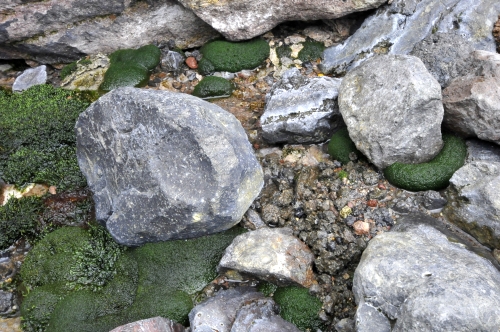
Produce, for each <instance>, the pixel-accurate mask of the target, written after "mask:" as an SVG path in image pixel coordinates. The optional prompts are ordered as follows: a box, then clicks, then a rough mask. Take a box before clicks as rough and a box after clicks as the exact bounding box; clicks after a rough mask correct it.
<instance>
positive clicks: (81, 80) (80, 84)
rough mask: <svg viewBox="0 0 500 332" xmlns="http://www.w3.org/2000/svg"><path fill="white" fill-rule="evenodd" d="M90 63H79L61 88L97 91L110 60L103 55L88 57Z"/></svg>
mask: <svg viewBox="0 0 500 332" xmlns="http://www.w3.org/2000/svg"><path fill="white" fill-rule="evenodd" d="M88 60H89V61H90V63H83V64H82V63H77V64H76V70H75V71H74V72H73V73H71V74H69V75H68V76H66V77H65V78H64V80H63V81H62V82H61V87H62V88H65V89H69V90H76V89H78V90H80V91H85V90H92V91H97V90H98V89H99V85H101V83H102V81H103V80H104V73H106V71H107V70H108V68H109V58H108V57H107V56H105V55H104V54H102V53H99V54H94V55H91V56H89V57H88Z"/></svg>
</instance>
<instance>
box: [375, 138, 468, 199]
mask: <svg viewBox="0 0 500 332" xmlns="http://www.w3.org/2000/svg"><path fill="white" fill-rule="evenodd" d="M443 141H444V145H443V148H442V149H441V151H440V152H439V154H438V155H437V156H436V157H434V159H432V160H431V161H429V162H427V163H421V164H403V163H394V164H392V165H391V166H389V167H387V168H386V169H384V175H385V177H386V178H387V180H388V181H389V182H390V183H391V184H393V185H395V186H396V187H400V188H403V189H406V190H411V191H422V190H440V189H443V188H446V187H447V186H448V184H449V181H450V178H451V177H452V176H453V173H455V172H456V171H457V170H458V169H459V168H460V167H462V166H463V165H464V162H465V157H466V155H467V146H466V145H465V142H464V141H463V140H462V139H461V138H459V137H456V136H452V135H443Z"/></svg>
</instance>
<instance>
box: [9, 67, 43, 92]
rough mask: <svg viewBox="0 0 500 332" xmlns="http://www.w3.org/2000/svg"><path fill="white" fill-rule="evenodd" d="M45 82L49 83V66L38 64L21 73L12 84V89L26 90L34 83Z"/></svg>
mask: <svg viewBox="0 0 500 332" xmlns="http://www.w3.org/2000/svg"><path fill="white" fill-rule="evenodd" d="M45 83H47V67H46V66H38V67H35V68H30V69H26V70H25V71H24V72H23V73H22V74H21V75H19V76H18V77H17V78H16V80H15V81H14V84H13V85H12V91H18V92H19V91H24V90H28V89H29V88H31V87H32V86H34V85H38V84H45Z"/></svg>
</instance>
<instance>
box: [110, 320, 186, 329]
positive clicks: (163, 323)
mask: <svg viewBox="0 0 500 332" xmlns="http://www.w3.org/2000/svg"><path fill="white" fill-rule="evenodd" d="M185 330H186V329H185V328H184V326H182V325H181V324H178V323H176V322H174V321H172V320H170V319H168V318H163V317H153V318H148V319H143V320H139V321H136V322H133V323H129V324H126V325H123V326H119V327H117V328H114V329H113V330H111V331H110V332H184V331H185Z"/></svg>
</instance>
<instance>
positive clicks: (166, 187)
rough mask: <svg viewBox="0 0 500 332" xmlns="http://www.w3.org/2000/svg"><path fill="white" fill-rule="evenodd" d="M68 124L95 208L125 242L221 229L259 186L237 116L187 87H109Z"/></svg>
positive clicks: (234, 219)
mask: <svg viewBox="0 0 500 332" xmlns="http://www.w3.org/2000/svg"><path fill="white" fill-rule="evenodd" d="M76 134H77V157H78V163H79V165H80V168H81V170H82V172H83V174H84V175H85V177H86V178H87V182H88V184H89V187H90V189H91V190H92V191H93V193H94V201H95V205H96V218H97V220H99V221H100V222H102V223H103V224H106V227H107V228H108V230H109V231H110V233H111V235H112V236H113V237H114V238H115V240H116V241H117V242H119V243H121V244H124V245H129V246H134V245H140V244H142V243H146V242H155V241H165V240H169V239H184V238H192V237H198V236H202V235H206V234H211V233H216V232H220V231H222V230H225V229H228V228H230V227H232V226H233V225H235V224H236V223H238V222H239V221H240V219H241V217H242V216H243V214H244V213H245V211H246V210H247V209H248V207H249V206H250V204H251V203H252V202H253V200H254V199H255V197H256V196H257V195H258V193H259V192H260V189H261V188H262V186H263V173H262V169H261V166H260V165H259V163H258V161H257V159H256V158H255V156H254V154H253V150H252V147H251V145H250V143H249V142H248V138H247V136H246V134H245V132H244V130H243V128H242V126H241V124H240V122H239V121H238V120H237V119H236V118H235V117H234V116H232V115H231V114H230V113H228V112H226V111H224V110H223V109H221V108H219V107H218V106H216V105H214V104H210V103H208V102H205V101H203V100H201V99H198V98H196V97H193V96H190V95H186V94H180V93H174V92H166V91H154V90H141V89H137V88H119V89H115V90H113V91H111V92H109V93H108V94H106V95H104V96H102V97H101V98H100V99H99V100H98V101H96V102H95V103H93V104H92V105H91V106H90V107H89V108H88V109H87V110H86V111H85V112H83V113H82V114H81V115H80V117H79V119H78V121H77V124H76Z"/></svg>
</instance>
